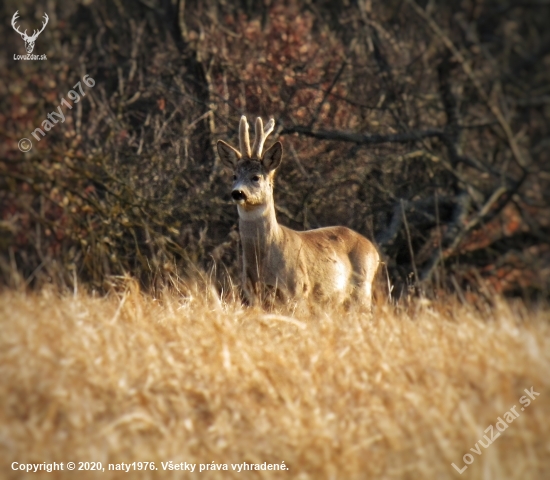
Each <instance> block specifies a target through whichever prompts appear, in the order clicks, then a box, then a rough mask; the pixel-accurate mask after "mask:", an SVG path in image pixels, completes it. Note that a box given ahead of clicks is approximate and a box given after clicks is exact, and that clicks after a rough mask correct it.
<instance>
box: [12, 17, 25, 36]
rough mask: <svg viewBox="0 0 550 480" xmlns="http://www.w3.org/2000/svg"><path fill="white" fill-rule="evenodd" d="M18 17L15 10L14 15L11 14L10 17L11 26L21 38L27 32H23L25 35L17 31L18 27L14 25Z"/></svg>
mask: <svg viewBox="0 0 550 480" xmlns="http://www.w3.org/2000/svg"><path fill="white" fill-rule="evenodd" d="M18 15H19V10H17V11H16V12H15V13H14V14H13V17H11V26H12V27H13V29H14V30H15V31H16V32H17V33H18V34H19V35H21V36H22V37H23V38H24V37H26V36H27V30H25V33H22V32H21V30H19V27H18V26H17V25H16V24H15V22H16V21H17V19H18V18H19V17H18Z"/></svg>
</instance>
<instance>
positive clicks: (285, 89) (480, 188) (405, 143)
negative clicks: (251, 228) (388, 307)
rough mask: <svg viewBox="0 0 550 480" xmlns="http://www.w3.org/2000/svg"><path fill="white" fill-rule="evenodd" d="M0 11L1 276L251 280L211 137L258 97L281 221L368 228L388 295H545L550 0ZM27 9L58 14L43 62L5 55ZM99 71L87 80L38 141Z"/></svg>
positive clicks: (51, 2) (231, 126) (153, 1)
mask: <svg viewBox="0 0 550 480" xmlns="http://www.w3.org/2000/svg"><path fill="white" fill-rule="evenodd" d="M0 8H1V9H2V11H1V19H2V22H1V24H0V35H1V38H2V39H3V42H2V45H3V48H2V52H3V55H2V58H1V60H0V102H1V105H0V135H1V138H2V140H1V144H0V281H1V283H2V284H4V285H16V284H19V285H20V284H22V283H24V284H27V285H40V284H42V283H43V282H45V281H46V282H54V283H61V284H66V285H72V284H73V282H74V281H75V280H77V279H78V281H80V282H84V283H86V284H87V285H89V286H91V287H93V288H98V289H104V288H106V287H108V285H109V284H110V283H109V282H111V281H112V279H113V278H116V276H120V275H124V274H125V273H128V272H129V273H130V274H131V275H133V276H135V277H137V278H139V279H140V280H141V282H142V283H143V285H144V286H154V285H158V284H159V283H162V282H164V281H165V280H166V279H167V278H169V277H172V278H174V277H176V276H186V275H189V274H194V273H196V272H197V271H202V272H206V274H208V275H212V276H213V277H215V278H216V279H217V280H218V281H220V282H221V285H224V284H227V283H226V282H227V281H228V278H233V279H238V276H239V273H238V272H239V258H238V249H239V243H238V242H239V240H238V230H237V212H236V208H235V207H234V206H232V205H231V203H230V201H229V200H230V198H229V185H230V176H229V172H227V171H225V170H224V169H223V168H222V166H221V165H220V162H219V159H218V157H217V153H216V151H215V148H214V145H215V142H216V141H217V140H218V139H220V138H221V139H225V140H226V141H230V142H232V143H233V144H236V143H237V126H238V120H239V117H240V116H241V115H242V114H246V115H247V116H248V118H249V120H250V121H253V120H254V118H255V117H256V116H262V117H263V118H264V120H267V119H268V118H269V117H270V116H273V117H274V118H275V120H276V123H277V129H276V132H275V133H274V134H272V137H271V138H270V140H272V141H274V140H275V139H276V138H277V137H278V136H279V138H280V139H281V141H282V142H283V146H284V152H285V154H284V160H283V164H282V166H281V168H280V171H279V174H278V179H277V184H276V187H275V197H276V204H277V212H278V217H279V220H280V221H281V223H283V224H285V225H288V226H291V227H293V228H296V229H308V228H315V227H320V226H327V225H334V224H342V225H346V226H349V227H351V228H353V229H355V230H357V231H358V232H360V233H362V234H364V235H366V236H368V237H370V238H374V239H375V240H376V241H377V243H378V245H379V247H380V249H381V251H382V252H383V255H384V258H385V262H386V267H387V272H388V275H389V280H390V282H391V284H393V285H394V286H395V288H394V294H397V295H399V294H400V293H401V292H403V291H407V289H408V290H411V288H421V289H423V290H425V291H427V292H433V291H434V288H435V291H438V290H446V289H448V288H456V287H460V289H461V290H464V289H466V290H468V289H472V290H478V289H480V287H482V288H481V291H496V292H503V293H506V294H520V295H524V296H533V295H534V296H537V297H540V296H547V295H548V292H549V287H550V285H549V284H550V246H549V238H550V225H549V223H550V208H549V206H550V154H549V151H550V28H548V25H549V20H550V2H548V1H545V0H530V1H528V0H503V1H488V0H485V1H482V0H464V1H454V0H451V1H432V0H430V1H420V0H418V1H416V2H415V1H414V0H389V1H384V2H382V1H376V0H361V1H352V0H349V1H347V2H346V1H341V2H336V1H329V0H324V1H303V2H299V1H267V0H266V1H263V2H261V1H257V2H256V1H251V0H242V1H240V2H231V1H224V0H217V1H215V0H186V1H184V0H172V1H170V0H141V1H138V0H133V1H130V0H113V1H100V0H97V1H94V0H81V1H69V0H44V1H35V2H33V1H9V0H8V1H5V2H3V6H2V7H0ZM16 10H19V13H20V17H21V18H20V20H19V24H20V25H21V26H22V29H25V28H27V29H29V30H32V29H33V28H38V27H39V26H40V23H41V17H42V15H43V13H44V12H46V13H47V14H48V15H49V18H50V20H49V24H48V25H47V27H46V29H45V30H44V32H43V33H42V34H41V35H40V36H39V38H38V40H37V42H36V47H35V51H34V52H33V53H35V54H39V55H40V54H43V53H45V54H47V57H48V60H47V61H34V62H30V61H28V62H25V61H14V60H13V55H14V54H23V53H25V51H24V44H23V41H22V40H21V38H20V37H19V35H18V34H17V33H15V32H14V31H13V29H12V28H11V25H10V22H11V17H12V15H13V13H14V12H15V11H16ZM85 74H89V75H91V77H93V79H94V80H95V82H96V84H95V86H94V87H93V88H87V87H84V86H83V88H85V93H86V96H85V98H83V99H82V100H81V101H80V102H78V103H77V104H75V105H73V108H72V109H68V108H67V107H62V109H63V111H64V113H65V115H66V117H67V119H66V121H65V123H61V122H60V123H58V124H57V125H55V127H54V128H53V129H52V130H51V131H50V132H48V133H47V135H46V136H45V137H44V138H43V139H42V140H41V141H40V142H37V141H36V140H35V139H34V138H33V137H31V135H30V134H31V132H32V131H33V130H34V129H35V128H37V127H39V126H40V125H41V123H42V122H43V121H44V120H45V119H46V115H47V114H48V113H50V112H52V111H54V110H56V109H57V107H58V106H59V105H60V102H61V99H62V98H65V99H67V94H68V92H69V90H71V89H72V88H73V85H75V83H76V82H77V81H79V80H81V79H82V77H83V76H84V75H85ZM71 104H72V102H71ZM22 137H28V138H31V140H33V144H34V147H33V149H32V150H31V151H30V152H29V153H26V154H23V153H21V152H20V151H19V150H18V148H17V141H18V140H19V139H20V138H22ZM269 143H270V142H268V144H269ZM383 270H384V277H386V275H385V271H386V269H385V268H384V269H383ZM385 281H386V280H385V278H384V282H385ZM486 287H489V290H484V289H485V288H486Z"/></svg>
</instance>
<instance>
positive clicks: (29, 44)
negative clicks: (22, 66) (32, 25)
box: [11, 10, 49, 53]
mask: <svg viewBox="0 0 550 480" xmlns="http://www.w3.org/2000/svg"><path fill="white" fill-rule="evenodd" d="M18 14H19V10H18V11H17V12H15V13H14V14H13V17H12V19H11V26H12V27H13V29H14V30H15V31H16V32H17V33H18V34H19V35H21V38H22V39H23V40H24V41H25V49H26V50H27V53H32V51H33V50H34V42H36V39H37V38H38V35H40V34H41V33H42V32H43V31H44V29H45V28H46V25H47V24H48V20H49V18H48V15H47V14H44V20H45V22H43V23H42V28H41V29H40V30H35V31H34V33H33V34H32V36H30V37H29V36H28V35H27V30H25V32H24V33H22V32H21V31H20V30H19V28H18V27H17V25H16V24H15V22H16V21H17V18H18Z"/></svg>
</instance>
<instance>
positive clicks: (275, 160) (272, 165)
mask: <svg viewBox="0 0 550 480" xmlns="http://www.w3.org/2000/svg"><path fill="white" fill-rule="evenodd" d="M282 159H283V146H282V145H281V142H275V143H274V144H273V145H271V147H269V148H268V149H267V150H266V151H265V153H264V155H263V157H262V165H263V166H264V168H265V169H266V170H267V171H268V172H272V171H273V170H275V169H276V168H277V167H278V166H279V165H280V164H281V160H282Z"/></svg>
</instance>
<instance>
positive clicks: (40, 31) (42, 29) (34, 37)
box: [25, 13, 50, 40]
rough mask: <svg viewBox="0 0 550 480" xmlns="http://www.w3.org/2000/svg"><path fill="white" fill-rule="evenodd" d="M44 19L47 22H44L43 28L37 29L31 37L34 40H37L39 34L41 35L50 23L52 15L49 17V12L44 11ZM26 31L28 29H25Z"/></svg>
mask: <svg viewBox="0 0 550 480" xmlns="http://www.w3.org/2000/svg"><path fill="white" fill-rule="evenodd" d="M44 19H45V20H46V21H45V22H42V28H41V29H40V30H35V31H34V33H33V35H32V37H31V39H32V40H36V38H37V37H38V35H40V34H41V33H42V32H43V31H44V29H45V28H46V25H48V20H49V19H50V17H48V14H47V13H44ZM25 31H26V30H25Z"/></svg>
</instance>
